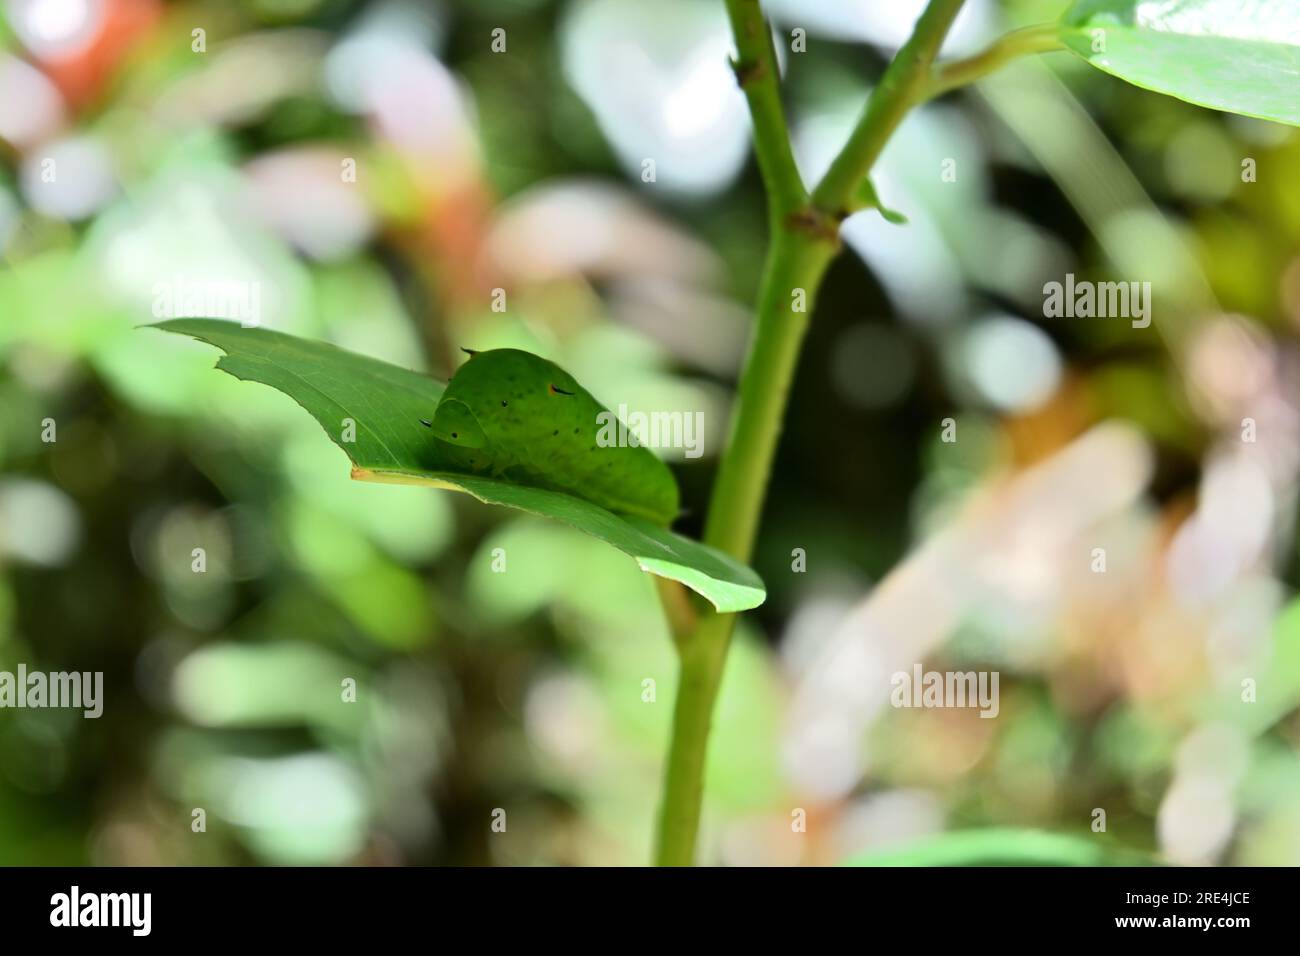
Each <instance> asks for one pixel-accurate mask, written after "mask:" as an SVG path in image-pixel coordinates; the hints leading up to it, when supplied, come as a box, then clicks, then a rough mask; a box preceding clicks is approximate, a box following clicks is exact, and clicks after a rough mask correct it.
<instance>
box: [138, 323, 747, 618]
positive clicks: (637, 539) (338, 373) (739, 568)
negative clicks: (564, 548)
mask: <svg viewBox="0 0 1300 956" xmlns="http://www.w3.org/2000/svg"><path fill="white" fill-rule="evenodd" d="M152 328H157V329H162V330H164V331H167V332H175V333H179V334H182V335H189V336H191V337H193V338H196V339H199V340H200V341H202V342H206V343H208V344H209V345H215V346H216V347H217V348H219V349H221V350H222V351H223V352H225V353H226V354H225V355H223V356H222V357H221V358H220V359H219V360H218V361H217V367H218V368H220V369H222V370H223V371H226V372H229V373H230V374H231V375H233V376H235V377H236V378H239V379H243V380H245V381H252V382H260V383H262V384H264V385H270V386H271V387H272V388H275V389H277V390H279V391H281V392H284V393H285V394H286V395H288V396H289V397H290V398H292V399H293V400H294V401H296V402H297V403H298V404H299V405H301V406H302V407H303V408H304V409H305V410H306V411H307V412H309V413H310V414H311V416H312V417H313V418H315V419H316V421H317V423H318V424H319V425H320V426H321V427H322V428H323V429H324V430H325V433H326V434H327V435H328V436H329V437H330V440H332V441H333V442H334V443H335V444H336V445H338V446H339V448H341V449H342V450H343V452H344V453H345V454H346V455H347V456H348V458H349V459H350V460H351V461H352V465H353V468H352V477H354V478H356V479H358V480H361V481H378V482H387V483H396V484H415V485H425V486H429V487H435V488H446V489H451V490H454V491H463V492H466V493H468V494H470V495H472V496H474V497H475V498H477V499H479V500H480V501H484V502H487V503H489V504H497V505H503V506H505V507H509V508H516V509H518V510H521V511H526V512H529V513H531V514H536V515H541V516H543V517H548V518H553V519H555V520H558V521H562V522H564V523H566V524H569V525H571V526H573V527H575V528H577V529H578V530H580V531H585V532H586V533H588V534H590V535H593V536H594V537H596V538H599V539H600V540H602V541H605V542H607V543H608V544H611V545H613V546H614V547H616V548H618V549H619V550H620V551H623V552H625V553H627V554H629V555H631V556H632V557H633V558H635V559H636V562H637V564H638V565H639V566H640V567H641V568H642V569H643V570H645V571H648V572H650V573H652V574H656V575H659V576H661V577H665V578H671V579H672V580H675V581H680V582H681V583H682V584H684V585H686V586H687V587H689V588H691V589H693V590H695V591H697V592H699V593H700V594H701V595H702V596H703V597H705V598H706V599H707V600H708V601H710V602H711V603H712V604H713V606H714V607H716V608H717V609H718V610H719V611H721V612H736V611H744V610H748V609H749V608H753V607H757V606H758V605H759V604H762V603H763V600H764V598H765V596H766V592H765V590H764V588H763V582H762V581H761V580H760V579H759V577H758V575H756V574H755V573H754V572H753V571H752V570H750V569H749V568H748V567H746V566H745V565H743V564H741V563H739V562H738V561H736V560H734V559H733V558H731V557H729V556H728V555H725V554H723V553H721V552H719V551H716V550H714V549H712V548H709V547H706V546H705V545H703V544H700V543H699V542H696V541H692V540H690V539H688V538H685V537H683V536H681V535H678V534H675V533H674V532H672V531H670V530H669V529H668V528H667V527H666V525H667V523H668V521H669V520H670V519H671V517H672V515H671V511H673V510H675V508H676V494H677V489H676V484H675V482H674V481H673V479H672V475H671V472H668V470H667V467H666V466H664V465H663V464H662V463H661V462H659V461H658V460H657V459H654V458H653V456H652V455H651V454H650V452H649V451H648V450H647V449H644V448H626V447H624V448H617V447H611V448H604V447H599V448H593V447H589V446H588V445H587V444H586V441H588V440H589V438H588V437H587V436H586V434H585V433H584V434H581V435H578V434H576V433H575V432H574V428H579V429H581V428H584V427H586V428H589V429H594V428H595V427H596V422H595V415H596V410H597V409H599V408H600V406H599V405H598V404H596V403H595V400H594V399H591V397H590V396H589V395H588V393H587V392H586V391H585V390H584V389H582V388H581V386H579V385H578V384H577V383H576V382H574V381H573V380H572V378H570V377H569V376H568V375H567V374H566V373H564V372H563V371H562V370H560V369H558V368H557V367H556V366H554V365H552V364H551V363H549V362H546V361H545V360H543V359H540V358H538V357H536V356H529V355H527V353H521V352H513V353H510V354H507V355H502V354H501V353H499V352H484V353H481V354H479V355H477V356H475V357H474V358H471V359H470V360H469V362H468V363H467V364H466V365H464V366H462V370H465V369H470V368H473V369H474V373H473V374H472V375H466V376H464V377H462V374H461V372H457V374H456V375H455V376H453V378H452V381H451V382H450V383H449V384H448V385H443V384H442V383H440V382H437V381H435V380H434V379H431V378H429V377H427V376H424V375H421V374H419V373H417V372H412V371H410V370H408V369H403V368H399V367H398V366H395V365H390V364H388V363H387V362H381V361H379V360H377V359H373V358H367V357H366V356H362V355H357V354H355V353H352V352H346V351H344V350H342V349H339V348H336V347H335V346H332V345H328V344H326V343H323V342H313V341H310V340H306V339H299V338H295V337H293V336H289V335H284V334H283V333H280V332H273V331H271V330H269V329H261V328H243V327H241V326H240V325H238V324H237V323H234V322H225V321H220V320H217V319H172V320H169V321H166V322H161V323H159V324H157V325H155V326H152ZM502 351H506V350H502ZM489 357H494V358H489ZM475 363H479V364H477V365H476V364H475ZM539 376H540V377H539ZM490 382H496V383H498V384H500V385H501V386H502V387H503V388H506V389H509V391H506V392H503V393H502V394H501V395H498V394H497V393H496V390H494V389H492V390H489V389H488V388H487V387H486V385H487V383H490ZM538 385H540V388H541V392H540V399H539V400H538V401H533V400H532V396H533V394H534V392H537V391H538V389H537V388H536V387H535V386H538ZM444 399H446V401H445V402H444ZM502 402H507V403H510V402H513V403H514V404H513V406H510V405H507V406H504V407H508V408H510V410H511V415H510V417H509V418H508V419H507V418H505V417H504V416H503V417H501V418H499V419H494V418H493V417H492V416H493V414H494V413H495V412H496V409H497V408H498V407H502V406H501V403H502ZM588 402H590V404H588ZM588 419H590V421H588ZM580 422H585V423H586V425H585V426H584V425H582V424H579V423H580ZM461 423H465V424H467V425H468V426H469V428H468V429H463V428H462V427H461ZM521 423H522V425H521ZM507 426H508V427H507ZM521 428H522V430H521ZM444 433H445V434H444ZM538 435H542V436H544V437H545V438H546V439H552V438H553V440H554V441H556V442H560V441H561V440H563V441H564V442H565V444H564V445H563V447H562V448H561V449H560V450H559V451H558V452H557V453H556V454H554V455H550V456H548V458H547V460H548V461H553V462H559V463H561V464H560V467H561V468H562V471H560V472H556V473H552V472H551V470H549V469H550V466H549V465H548V466H547V469H548V470H545V471H540V470H537V469H535V468H534V469H532V470H530V468H529V467H528V464H529V463H530V461H531V456H527V455H517V454H514V453H513V452H515V451H518V448H517V447H516V448H514V449H513V451H512V448H511V445H512V444H513V445H515V446H523V445H526V444H527V443H528V442H530V441H536V440H539V439H537V436H538ZM579 438H582V439H584V440H583V441H579V440H578V439H579ZM611 453H613V454H611ZM482 454H492V455H495V456H497V457H496V458H495V459H494V460H493V462H492V465H493V468H492V470H491V471H490V474H491V475H493V477H488V476H486V475H484V474H475V473H471V472H470V471H469V470H468V466H470V465H471V464H474V465H477V466H479V467H482V465H483V462H482V461H481V460H480V459H477V458H475V457H474V456H479V455H482ZM642 456H644V457H642ZM647 459H648V460H647ZM593 463H594V465H596V466H599V467H598V468H596V467H593ZM606 464H608V469H605V466H606ZM658 469H662V474H661V473H660V471H659V470H658ZM605 470H608V471H612V472H614V473H616V474H618V475H619V480H616V481H613V482H608V483H607V484H605V485H601V484H600V481H599V480H598V479H597V477H596V476H597V475H599V474H600V473H602V472H603V471H605ZM664 476H666V479H667V481H668V482H669V483H670V487H669V485H665V484H664V480H665V479H664ZM547 483H549V484H550V485H551V486H550V487H545V486H543V485H545V484H547ZM588 485H590V487H591V489H592V494H591V495H589V494H588V493H587V492H586V490H585V489H586V488H587V486H588ZM627 488H631V489H632V492H631V493H630V494H631V495H632V498H631V500H629V501H624V500H623V498H621V497H620V495H622V496H624V497H626V496H627V495H628V494H629V492H627V491H625V490H622V489H627ZM593 497H594V499H595V500H592V498H593ZM616 511H617V512H618V513H615V512H616Z"/></svg>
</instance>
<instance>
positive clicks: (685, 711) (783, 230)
mask: <svg viewBox="0 0 1300 956" xmlns="http://www.w3.org/2000/svg"><path fill="white" fill-rule="evenodd" d="M726 2H727V12H728V14H729V16H730V18H731V24H732V29H733V32H734V34H735V39H736V49H737V51H738V52H739V54H740V58H739V60H738V61H737V65H736V75H737V79H738V80H739V81H740V83H741V86H742V87H744V89H745V95H746V97H747V99H748V101H749V105H750V110H751V113H752V115H753V120H754V150H755V153H756V154H757V156H758V162H759V169H760V171H761V172H762V174H763V182H764V185H765V187H766V190H767V199H768V206H769V212H770V213H771V216H770V218H771V222H772V225H773V228H772V236H771V239H770V245H769V248H768V252H767V257H766V260H765V262H764V268H763V279H762V283H761V286H760V289H759V296H758V308H757V314H756V318H755V326H754V333H753V337H752V339H751V342H750V348H749V354H748V356H747V358H746V360H745V367H744V371H743V372H742V373H741V377H740V387H739V391H738V394H737V400H736V405H735V408H734V409H733V411H732V426H731V436H730V439H729V441H728V444H727V448H726V451H725V453H724V454H723V456H722V460H721V462H720V464H719V468H718V477H717V480H716V481H715V483H714V486H713V493H712V496H711V498H710V502H709V515H708V520H707V523H706V525H705V531H704V540H705V542H706V543H708V544H710V545H713V546H714V547H717V548H720V549H722V550H723V551H726V552H728V553H729V554H731V555H732V556H734V557H736V558H737V559H739V560H741V561H745V562H748V561H749V559H750V557H751V555H752V553H753V549H754V539H755V536H756V534H757V530H758V522H759V518H760V516H761V514H762V509H763V498H764V495H765V493H766V490H767V481H768V475H769V474H770V472H771V470H772V460H773V457H774V456H775V453H776V444H777V438H778V436H779V434H780V430H781V422H782V419H783V418H784V417H785V406H786V399H787V397H788V395H789V391H790V385H791V382H792V380H793V378H794V372H795V367H796V366H797V364H798V361H799V350H800V347H801V345H802V344H803V338H804V333H805V332H806V331H807V328H808V321H809V317H810V316H811V314H812V310H813V305H814V301H815V299H816V294H817V290H818V288H819V287H820V285H821V281H822V278H823V276H824V275H825V273H826V269H827V267H828V266H829V265H830V263H831V260H832V259H834V257H835V255H836V253H837V252H838V251H839V221H840V220H841V219H842V218H843V215H844V214H846V213H847V210H848V204H849V201H850V198H851V197H852V196H853V194H854V193H855V192H856V191H857V189H858V186H859V185H860V184H861V182H862V180H863V179H865V178H866V176H867V174H868V173H869V172H870V171H871V166H872V164H873V163H874V162H875V160H876V157H877V156H879V154H880V150H881V149H882V148H883V147H884V145H885V143H886V142H887V141H888V139H889V136H890V134H891V133H892V132H893V131H894V130H895V129H896V128H897V126H898V123H899V122H900V121H901V120H902V118H903V116H904V115H905V114H906V112H907V110H908V109H910V108H911V107H912V106H913V105H915V104H916V103H917V102H919V100H920V97H921V96H922V95H923V92H924V90H925V89H926V85H927V83H928V82H929V79H930V69H931V66H932V64H933V62H934V58H935V55H936V54H937V52H938V50H939V46H940V44H941V43H942V42H943V38H944V36H945V35H946V33H947V31H948V28H949V27H950V26H951V24H952V20H953V18H954V17H955V16H956V15H957V11H958V10H959V9H960V7H961V4H962V0H930V4H929V6H928V7H927V8H926V10H925V12H924V13H922V15H921V17H920V19H919V20H918V21H917V25H916V30H915V32H914V33H913V35H912V37H911V39H909V40H908V41H907V43H906V44H905V45H904V46H903V48H902V49H901V50H900V51H899V53H898V56H897V57H896V58H895V60H894V61H893V63H891V64H890V66H889V68H888V69H887V70H886V71H885V75H884V77H883V78H882V80H881V83H880V85H879V86H877V87H876V89H875V91H873V93H872V96H871V98H870V100H869V101H868V103H867V107H866V110H865V111H864V113H863V115H862V118H861V119H860V121H859V123H858V126H857V128H856V129H855V130H854V131H853V133H852V135H851V136H850V137H849V141H848V144H847V145H846V146H845V147H844V151H843V152H842V153H841V154H840V155H839V156H838V157H837V158H836V159H835V161H834V162H833V163H832V164H831V168H830V171H829V172H828V173H827V174H826V178H825V179H823V180H822V183H821V184H820V185H819V186H818V187H817V190H816V191H815V192H814V194H813V196H812V197H809V196H808V195H807V192H806V190H805V189H804V187H803V184H802V181H801V180H800V179H799V176H798V170H797V168H796V167H795V166H794V160H793V156H792V153H791V151H790V142H789V132H788V130H787V128H786V125H785V118H784V114H783V112H782V110H781V103H780V89H779V86H778V83H777V80H778V77H777V73H776V58H775V55H774V53H773V50H772V45H771V32H770V30H769V29H768V27H767V24H766V21H765V20H764V19H763V15H762V11H761V9H760V8H759V5H758V3H757V0H726ZM800 307H802V308H800ZM735 624H736V616H735V615H734V614H716V613H713V612H712V611H709V610H702V611H701V614H700V617H699V619H698V622H697V624H696V626H695V628H694V629H693V630H692V631H691V632H690V633H688V634H682V635H679V636H678V638H677V642H676V643H677V649H678V655H679V659H680V680H679V683H678V687H677V701H676V704H675V706H674V709H673V727H672V739H671V743H670V744H669V751H668V760H667V765H666V768H665V773H664V790H663V802H662V805H661V808H660V819H659V831H658V838H657V847H656V861H657V862H658V863H659V864H660V865H661V866H689V865H691V863H693V862H694V859H695V843H696V837H697V834H698V832H699V823H700V808H701V804H702V801H703V796H704V767H705V762H706V757H707V751H708V742H709V730H710V725H711V723H712V719H713V707H714V702H715V700H716V698H717V694H718V688H719V686H720V684H721V682H722V674H723V669H724V666H725V664H726V659H727V648H728V646H729V645H730V642H731V634H732V631H733V629H734V628H735Z"/></svg>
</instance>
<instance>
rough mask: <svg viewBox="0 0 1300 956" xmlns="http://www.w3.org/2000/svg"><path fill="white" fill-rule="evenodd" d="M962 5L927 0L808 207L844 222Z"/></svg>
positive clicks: (917, 95)
mask: <svg viewBox="0 0 1300 956" xmlns="http://www.w3.org/2000/svg"><path fill="white" fill-rule="evenodd" d="M963 2H965V0H930V4H929V6H927V7H926V8H925V11H924V12H923V13H922V14H921V17H920V19H918V20H917V21H916V28H915V29H914V30H913V31H912V35H911V37H909V38H908V41H907V42H906V43H904V44H903V47H902V49H900V50H899V51H898V55H897V56H895V57H894V59H893V61H892V62H891V63H890V64H889V66H888V67H886V68H885V73H884V75H883V76H882V77H881V78H880V82H879V83H877V84H876V86H875V87H874V88H873V89H872V91H871V95H870V96H869V97H868V98H867V105H866V108H865V109H864V110H863V112H862V116H861V118H859V120H858V123H857V125H856V126H855V127H854V128H853V132H852V133H851V134H850V135H849V141H848V142H847V143H845V144H844V148H843V149H842V150H841V151H840V153H839V155H838V156H836V157H835V160H834V161H833V162H832V163H831V166H830V169H828V170H827V171H826V175H825V176H824V177H822V181H821V182H820V183H818V184H817V188H816V189H814V190H813V203H814V205H815V206H816V207H817V208H818V209H820V210H821V211H823V212H824V213H826V214H828V215H830V216H834V217H836V218H843V214H844V213H846V212H848V211H849V210H850V204H851V201H852V197H853V194H854V193H855V192H856V191H857V189H858V186H859V185H860V184H861V183H862V181H863V180H864V179H866V178H867V174H868V173H870V172H871V167H872V166H874V165H875V163H876V160H877V159H878V158H879V156H880V152H881V150H883V149H884V148H885V144H886V143H887V142H889V137H891V136H892V135H894V130H896V129H898V124H899V123H901V122H902V121H903V117H904V116H906V115H907V111H908V110H910V109H911V108H912V107H913V106H915V105H916V104H917V103H919V102H921V100H922V99H924V97H925V92H926V88H927V86H928V84H929V82H930V69H931V67H932V66H933V64H934V60H935V57H936V56H938V54H939V47H940V46H941V45H942V43H943V38H944V37H945V36H947V35H948V29H949V28H950V27H951V26H952V21H953V20H954V19H955V18H956V16H957V13H958V11H959V10H961V6H962V3H963Z"/></svg>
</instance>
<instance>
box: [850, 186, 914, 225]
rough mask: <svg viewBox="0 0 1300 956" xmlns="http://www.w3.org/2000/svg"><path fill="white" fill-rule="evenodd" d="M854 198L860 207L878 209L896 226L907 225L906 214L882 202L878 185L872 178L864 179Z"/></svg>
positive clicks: (887, 220)
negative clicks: (877, 189) (877, 190)
mask: <svg viewBox="0 0 1300 956" xmlns="http://www.w3.org/2000/svg"><path fill="white" fill-rule="evenodd" d="M854 200H855V201H856V205H857V208H858V209H877V210H879V211H880V215H881V216H882V217H883V218H884V220H885V221H886V222H892V223H893V224H894V225H895V226H905V225H907V217H906V216H904V215H903V214H902V213H901V212H897V211H896V210H893V209H890V208H888V207H886V206H885V205H884V204H883V203H881V201H880V194H879V193H877V192H876V185H875V183H873V182H872V181H871V180H870V179H864V180H862V183H861V184H860V185H859V186H858V190H857V193H856V194H855V195H854Z"/></svg>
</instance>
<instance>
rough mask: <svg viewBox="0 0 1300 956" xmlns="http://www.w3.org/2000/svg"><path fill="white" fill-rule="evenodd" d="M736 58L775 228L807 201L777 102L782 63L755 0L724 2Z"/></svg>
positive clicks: (734, 65)
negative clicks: (779, 61) (778, 62)
mask: <svg viewBox="0 0 1300 956" xmlns="http://www.w3.org/2000/svg"><path fill="white" fill-rule="evenodd" d="M726 4H727V17H728V18H729V19H730V20H731V33H732V36H733V37H734V38H735V43H736V53H737V56H736V58H735V59H734V60H732V62H731V68H732V70H733V71H734V72H735V74H736V82H737V83H739V84H740V88H741V89H742V90H743V91H744V93H745V99H746V100H747V101H748V103H749V115H750V118H751V119H752V121H753V126H754V154H755V155H756V156H757V158H758V168H759V171H760V172H761V173H762V174H763V184H764V186H765V188H766V191H767V206H768V215H769V218H770V219H771V221H772V224H773V231H775V229H776V228H777V227H779V224H780V221H781V219H782V218H783V217H785V216H787V215H789V214H790V213H791V212H793V211H794V210H796V209H798V208H799V207H801V206H803V205H804V204H805V203H806V202H807V201H808V191H807V190H806V189H805V188H804V184H803V180H802V179H801V178H800V177H799V168H798V166H796V165H795V161H794V150H793V149H792V148H791V146H790V133H789V129H788V127H787V125H786V121H785V108H784V107H783V106H782V105H781V85H780V84H781V76H780V67H779V66H778V65H777V61H776V50H775V49H773V47H772V28H771V27H770V26H769V25H768V22H767V20H766V18H764V16H763V10H762V7H760V6H759V2H758V0H726Z"/></svg>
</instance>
